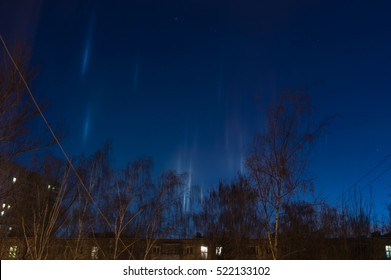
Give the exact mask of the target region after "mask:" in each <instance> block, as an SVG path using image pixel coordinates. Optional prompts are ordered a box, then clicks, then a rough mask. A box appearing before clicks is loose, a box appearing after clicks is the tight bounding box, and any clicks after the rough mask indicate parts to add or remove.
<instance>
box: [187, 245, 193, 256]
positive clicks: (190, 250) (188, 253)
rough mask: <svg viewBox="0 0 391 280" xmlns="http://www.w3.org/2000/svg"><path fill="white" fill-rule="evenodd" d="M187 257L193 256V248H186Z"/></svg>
mask: <svg viewBox="0 0 391 280" xmlns="http://www.w3.org/2000/svg"><path fill="white" fill-rule="evenodd" d="M186 255H193V247H187V248H186Z"/></svg>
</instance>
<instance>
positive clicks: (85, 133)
mask: <svg viewBox="0 0 391 280" xmlns="http://www.w3.org/2000/svg"><path fill="white" fill-rule="evenodd" d="M89 130H90V110H89V109H88V110H87V114H86V118H85V119H84V128H83V144H84V145H85V144H86V142H87V138H88V132H89Z"/></svg>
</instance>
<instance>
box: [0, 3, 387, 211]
mask: <svg viewBox="0 0 391 280" xmlns="http://www.w3.org/2000/svg"><path fill="white" fill-rule="evenodd" d="M390 8H391V4H388V1H384V2H376V1H343V0H340V1H330V0H329V1H322V0H319V1H317V0H308V1H287V0H281V1H255V0H243V1H233V0H225V1H223V0H172V1H169V0H166V1H152V0H135V1H76V0H71V1H38V0H36V1H32V0H29V1H22V0H17V1H11V0H9V1H8V0H3V1H1V3H0V31H1V33H2V34H3V36H4V37H5V38H6V39H7V40H9V41H10V42H11V41H14V40H19V41H27V42H30V43H31V51H32V55H33V56H32V57H33V64H34V65H42V71H41V72H40V75H39V76H38V78H37V79H36V80H35V82H34V84H33V90H34V93H35V94H36V96H37V97H38V99H40V100H48V101H49V104H50V106H49V108H48V110H47V116H48V118H49V120H51V122H53V123H56V122H63V123H65V124H66V128H67V137H66V139H65V140H64V146H65V148H66V150H67V151H68V152H69V153H70V154H72V155H78V154H82V153H84V154H90V153H92V152H93V151H95V150H96V149H98V148H99V147H100V145H101V144H102V143H103V142H104V141H106V140H108V139H109V140H111V141H112V143H113V150H114V160H115V164H116V165H118V166H123V165H124V164H125V163H126V162H127V161H129V160H133V159H136V158H138V157H139V156H150V157H152V158H153V160H154V162H155V171H156V172H160V171H162V170H164V169H169V168H174V169H177V170H178V171H190V172H191V173H192V180H193V183H194V184H201V185H204V186H205V188H207V187H210V186H212V185H216V184H217V182H218V181H219V180H220V179H224V180H229V179H230V178H232V177H233V176H234V175H235V174H236V172H237V171H239V170H240V169H241V168H242V164H241V162H242V160H243V157H244V156H245V154H246V147H248V144H249V143H250V142H251V139H252V136H253V135H254V133H255V132H256V131H260V130H261V129H262V127H263V124H264V120H263V117H262V112H261V110H260V109H259V104H260V103H262V104H267V102H269V101H270V100H272V99H273V98H276V96H278V94H279V93H280V92H281V91H282V90H284V89H286V88H288V87H290V88H305V89H306V90H307V91H308V94H309V95H310V96H311V98H312V103H313V109H314V117H315V118H316V119H317V120H321V119H323V118H325V117H327V116H330V115H336V116H337V118H335V119H334V120H333V122H332V124H331V125H330V127H329V129H328V133H327V134H326V135H325V136H324V137H322V138H321V139H320V141H319V143H318V145H317V146H316V150H315V152H314V155H313V156H312V157H311V161H310V164H309V173H310V175H311V176H312V177H313V178H314V182H315V193H316V195H317V196H318V195H320V196H322V197H324V198H326V199H327V200H328V201H330V202H332V203H334V202H335V201H336V199H337V198H338V197H339V196H340V195H341V193H342V192H343V190H346V189H349V188H350V187H351V186H352V185H353V184H354V183H355V182H356V181H357V180H358V179H359V178H361V176H363V175H364V174H365V173H366V172H367V171H369V170H370V169H371V168H372V167H373V166H375V165H376V164H377V163H379V162H380V161H381V160H382V159H383V158H385V157H386V156H387V155H388V154H389V153H391V144H390V143H391V112H390V109H389V107H390V101H391V94H390V88H391V86H390V84H389V81H390V78H391V67H390V65H391V53H390V50H391V32H390V30H391V29H390V28H391V17H390V15H389V11H390ZM390 166H391V159H387V160H386V161H385V162H384V164H382V165H381V166H379V167H378V168H376V170H375V171H374V172H373V173H371V174H370V176H368V177H366V178H365V179H364V180H362V181H360V183H359V184H358V186H357V188H358V189H360V188H364V189H365V190H367V189H368V188H367V185H368V184H369V183H370V182H371V181H372V180H373V179H375V178H376V177H377V176H378V175H379V174H381V173H382V172H383V171H384V170H385V169H387V168H388V167H390ZM390 174H391V172H386V173H385V175H383V176H381V177H379V180H377V181H376V182H374V183H373V184H371V186H372V188H373V194H374V197H375V202H376V205H377V211H378V212H381V211H382V209H383V204H384V203H386V202H390V200H391V198H390V197H389V196H388V194H390V193H391V187H390V183H391V176H390ZM366 194H367V192H366Z"/></svg>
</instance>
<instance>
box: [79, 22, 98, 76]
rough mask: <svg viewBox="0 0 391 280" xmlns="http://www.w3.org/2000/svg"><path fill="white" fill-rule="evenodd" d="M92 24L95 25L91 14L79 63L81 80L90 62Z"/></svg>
mask: <svg viewBox="0 0 391 280" xmlns="http://www.w3.org/2000/svg"><path fill="white" fill-rule="evenodd" d="M94 24H95V15H94V14H92V15H91V17H90V22H89V24H88V31H87V39H86V44H85V47H84V51H83V58H82V63H81V77H82V78H83V77H84V76H85V74H86V72H87V68H88V63H89V60H90V51H91V42H92V34H93V31H94Z"/></svg>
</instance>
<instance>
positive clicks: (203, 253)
mask: <svg viewBox="0 0 391 280" xmlns="http://www.w3.org/2000/svg"><path fill="white" fill-rule="evenodd" d="M201 259H203V260H206V259H208V247H207V246H201Z"/></svg>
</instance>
